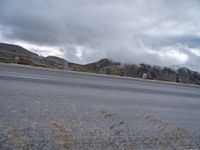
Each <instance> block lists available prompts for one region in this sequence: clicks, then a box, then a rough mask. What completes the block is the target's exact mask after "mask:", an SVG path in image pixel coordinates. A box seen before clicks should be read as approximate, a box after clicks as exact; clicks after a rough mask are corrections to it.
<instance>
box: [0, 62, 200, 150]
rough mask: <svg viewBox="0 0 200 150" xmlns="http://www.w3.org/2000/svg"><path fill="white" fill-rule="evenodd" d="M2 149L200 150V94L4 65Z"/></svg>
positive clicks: (0, 77) (0, 76) (0, 82)
mask: <svg viewBox="0 0 200 150" xmlns="http://www.w3.org/2000/svg"><path fill="white" fill-rule="evenodd" d="M0 149H5V150H6V149H7V150H10V149H30V150H36V149H46V150H51V149H55V150H64V149H83V150H85V149H99V150H100V149H114V150H115V149H121V150H122V149H130V150H132V149H181V150H182V149H200V87H198V86H193V85H184V84H174V83H163V82H156V81H145V80H137V79H129V78H125V77H124V78H120V77H113V76H109V75H107V76H106V75H92V74H82V73H75V72H66V71H61V70H52V69H43V68H34V67H27V66H20V65H9V64H0Z"/></svg>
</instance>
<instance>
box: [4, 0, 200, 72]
mask: <svg viewBox="0 0 200 150" xmlns="http://www.w3.org/2000/svg"><path fill="white" fill-rule="evenodd" d="M0 42H7V43H15V44H19V45H21V46H23V47H25V48H28V49H29V50H31V51H34V52H37V53H38V54H40V55H45V56H47V55H56V56H60V57H64V58H66V59H67V60H69V61H73V62H77V63H88V62H92V61H96V60H98V59H101V58H110V59H113V60H116V61H120V62H123V63H137V64H138V63H149V64H152V65H162V66H185V67H189V68H191V69H193V70H197V71H200V1H199V0H0Z"/></svg>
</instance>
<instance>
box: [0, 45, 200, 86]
mask: <svg viewBox="0 0 200 150" xmlns="http://www.w3.org/2000/svg"><path fill="white" fill-rule="evenodd" d="M0 62H3V63H18V64H25V65H31V66H41V67H48V68H57V69H68V70H73V71H84V72H92V73H102V74H112V75H119V76H129V77H136V78H142V77H144V74H145V75H146V78H147V79H150V80H162V81H172V82H181V83H191V84H198V85H200V74H199V73H198V72H194V71H192V70H190V69H188V68H179V69H176V70H174V69H171V68H168V67H160V66H150V65H147V64H140V65H134V64H121V63H119V62H113V61H112V60H109V59H101V60H99V61H97V62H94V63H90V64H86V65H80V64H74V63H71V62H68V61H66V60H65V59H63V58H59V57H55V56H48V57H42V56H39V55H37V54H35V53H32V52H30V51H28V50H26V49H24V48H23V47H20V46H17V45H11V44H5V43H0Z"/></svg>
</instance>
